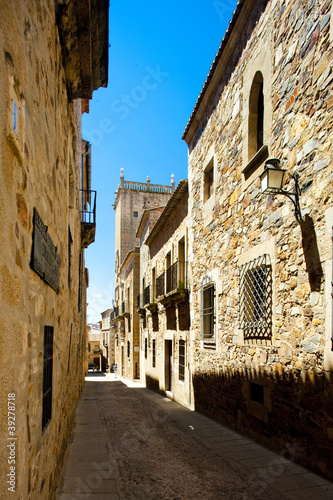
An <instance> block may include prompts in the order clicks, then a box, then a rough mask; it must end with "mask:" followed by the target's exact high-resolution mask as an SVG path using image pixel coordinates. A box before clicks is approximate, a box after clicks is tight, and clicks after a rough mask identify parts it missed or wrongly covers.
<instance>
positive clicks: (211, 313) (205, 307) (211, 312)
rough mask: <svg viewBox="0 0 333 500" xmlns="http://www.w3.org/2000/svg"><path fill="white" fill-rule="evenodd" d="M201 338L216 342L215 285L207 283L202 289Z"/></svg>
mask: <svg viewBox="0 0 333 500" xmlns="http://www.w3.org/2000/svg"><path fill="white" fill-rule="evenodd" d="M201 338H202V339H203V340H204V341H206V342H207V341H213V340H215V285H214V283H207V284H206V285H205V286H203V287H202V289H201Z"/></svg>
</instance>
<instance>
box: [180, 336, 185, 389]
mask: <svg viewBox="0 0 333 500" xmlns="http://www.w3.org/2000/svg"><path fill="white" fill-rule="evenodd" d="M178 373H179V380H181V381H182V382H184V380H185V340H180V341H179V371H178Z"/></svg>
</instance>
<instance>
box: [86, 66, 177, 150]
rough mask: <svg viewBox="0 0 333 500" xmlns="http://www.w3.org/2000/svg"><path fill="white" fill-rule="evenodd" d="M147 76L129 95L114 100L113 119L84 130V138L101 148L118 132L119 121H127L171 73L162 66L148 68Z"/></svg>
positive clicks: (106, 119)
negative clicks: (110, 136) (106, 135)
mask: <svg viewBox="0 0 333 500" xmlns="http://www.w3.org/2000/svg"><path fill="white" fill-rule="evenodd" d="M145 70H146V74H145V76H144V77H143V78H142V81H141V83H140V85H136V86H135V87H133V88H132V90H131V91H130V92H129V93H127V94H125V93H124V94H121V95H120V96H119V98H117V99H114V100H113V101H112V103H111V106H110V111H111V112H112V118H102V119H101V120H100V122H99V126H98V128H93V129H91V130H89V131H88V130H83V136H84V138H85V139H86V140H88V141H89V142H90V143H91V144H93V145H94V146H99V145H100V144H101V143H102V142H103V138H104V135H105V134H111V133H112V132H114V131H115V130H116V122H117V120H126V118H128V116H130V114H131V112H132V111H133V110H135V109H137V108H138V106H139V105H140V104H141V103H142V102H143V101H145V100H146V99H147V97H148V95H149V93H150V92H152V91H154V90H156V89H157V87H158V86H159V85H161V84H162V83H163V82H164V80H165V79H166V78H167V77H168V76H169V73H166V72H165V71H162V70H161V68H160V65H159V64H158V65H156V66H155V68H151V67H150V66H146V68H145Z"/></svg>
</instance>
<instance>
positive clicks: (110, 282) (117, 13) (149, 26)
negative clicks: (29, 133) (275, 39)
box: [82, 0, 237, 322]
mask: <svg viewBox="0 0 333 500" xmlns="http://www.w3.org/2000/svg"><path fill="white" fill-rule="evenodd" d="M236 3H237V2H236V0H212V1H210V0H209V1H207V0H191V1H190V0H180V1H179V0H177V1H176V0H168V2H152V1H148V0H141V1H140V2H138V1H134V0H128V1H127V2H123V1H120V0H117V1H116V0H111V2H110V33H109V43H110V44H111V47H110V48H109V84H108V88H107V89H104V88H103V89H99V90H97V91H96V92H94V95H93V99H92V100H91V101H90V112H89V114H84V115H83V118H82V135H83V138H84V139H86V140H88V141H90V142H91V144H92V189H95V190H97V229H96V240H95V243H93V244H92V245H90V247H89V248H88V249H87V250H86V267H88V269H89V280H90V284H89V288H88V304H89V305H88V322H95V321H99V320H100V319H101V312H102V311H104V310H106V309H108V308H109V307H111V306H112V299H113V298H114V210H113V207H112V205H113V203H114V200H115V194H114V193H115V191H116V189H117V187H118V184H119V179H120V169H121V168H123V169H124V175H125V180H128V181H137V182H145V181H146V178H147V175H149V177H150V180H151V183H152V184H168V185H169V184H170V181H171V174H174V175H175V181H176V186H177V184H178V182H179V181H180V180H181V179H185V178H187V147H186V144H185V142H184V141H182V134H183V131H184V129H185V127H186V124H187V122H188V120H189V118H190V115H191V113H192V110H193V107H194V105H195V102H196V100H197V98H198V96H199V94H200V91H201V89H202V87H203V84H204V82H205V79H206V77H207V74H208V72H209V68H210V66H211V64H212V62H213V60H214V57H215V54H216V52H217V50H218V48H219V45H220V43H221V39H222V38H223V36H224V33H225V30H226V28H227V27H228V24H229V21H230V19H231V17H232V13H233V11H234V9H235V6H236Z"/></svg>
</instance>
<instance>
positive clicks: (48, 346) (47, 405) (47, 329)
mask: <svg viewBox="0 0 333 500" xmlns="http://www.w3.org/2000/svg"><path fill="white" fill-rule="evenodd" d="M43 358H44V359H43V414H42V432H44V431H45V429H46V427H47V426H48V424H49V423H50V421H51V417H52V376H53V326H44V357H43Z"/></svg>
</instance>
